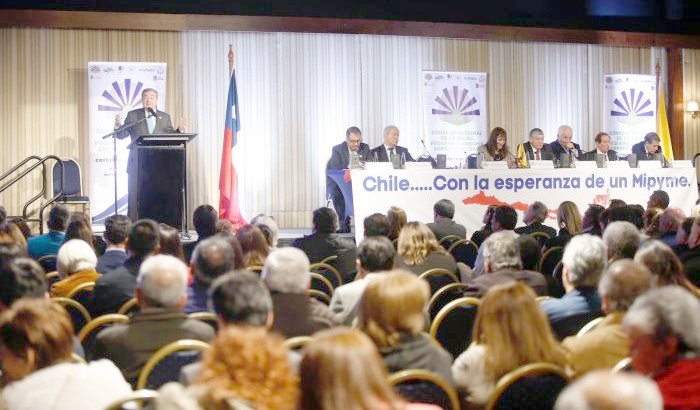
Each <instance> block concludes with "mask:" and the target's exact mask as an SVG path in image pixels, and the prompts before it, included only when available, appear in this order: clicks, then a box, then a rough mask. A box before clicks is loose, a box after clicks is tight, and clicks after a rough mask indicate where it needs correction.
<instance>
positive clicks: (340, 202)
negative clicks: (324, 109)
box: [326, 127, 370, 232]
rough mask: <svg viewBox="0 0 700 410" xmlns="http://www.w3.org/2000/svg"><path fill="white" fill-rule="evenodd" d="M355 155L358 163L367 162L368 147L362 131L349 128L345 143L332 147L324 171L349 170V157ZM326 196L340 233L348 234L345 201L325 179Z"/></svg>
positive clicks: (328, 179)
mask: <svg viewBox="0 0 700 410" xmlns="http://www.w3.org/2000/svg"><path fill="white" fill-rule="evenodd" d="M352 154H357V155H359V156H360V158H359V159H360V162H364V161H368V160H369V157H370V149H369V145H367V144H365V143H364V142H362V131H360V129H359V128H357V127H350V128H348V130H347V131H345V142H341V143H340V144H338V145H336V146H334V147H333V153H332V154H331V159H329V160H328V164H327V165H326V169H327V170H328V169H347V168H350V156H351V155H352ZM326 195H329V196H330V197H331V200H332V201H333V207H334V208H335V211H336V213H337V214H338V217H339V219H340V221H339V224H340V228H339V230H340V232H350V224H349V219H350V215H345V199H344V198H343V193H342V192H341V191H340V188H339V187H338V184H336V183H335V181H333V179H331V178H329V177H326Z"/></svg>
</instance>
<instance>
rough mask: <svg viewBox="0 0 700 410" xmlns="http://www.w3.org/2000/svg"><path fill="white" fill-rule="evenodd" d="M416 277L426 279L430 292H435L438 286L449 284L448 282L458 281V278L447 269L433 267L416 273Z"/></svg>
mask: <svg viewBox="0 0 700 410" xmlns="http://www.w3.org/2000/svg"><path fill="white" fill-rule="evenodd" d="M418 278H420V279H423V280H426V281H428V283H429V284H430V294H431V295H432V294H433V293H435V292H437V291H438V290H439V289H440V288H442V287H445V286H447V285H449V284H450V283H458V282H459V278H457V275H455V273H454V272H450V271H448V270H447V269H442V268H433V269H428V270H427V271H425V272H423V273H421V274H420V275H418Z"/></svg>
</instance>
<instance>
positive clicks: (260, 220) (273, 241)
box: [250, 214, 280, 249]
mask: <svg viewBox="0 0 700 410" xmlns="http://www.w3.org/2000/svg"><path fill="white" fill-rule="evenodd" d="M250 224H251V225H253V226H257V227H260V226H261V225H262V226H267V227H268V228H270V233H271V234H272V237H271V238H270V247H272V248H273V249H274V248H277V241H278V239H279V236H280V228H279V226H277V222H276V221H275V218H273V217H271V216H270V215H264V214H260V215H258V216H256V217H255V218H253V220H252V221H250Z"/></svg>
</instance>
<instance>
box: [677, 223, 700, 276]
mask: <svg viewBox="0 0 700 410" xmlns="http://www.w3.org/2000/svg"><path fill="white" fill-rule="evenodd" d="M686 242H687V243H686V245H685V246H677V247H676V249H675V252H676V253H678V256H679V257H680V258H681V261H683V266H684V267H685V274H686V275H687V276H688V279H690V281H691V282H693V284H694V285H695V286H700V217H697V218H695V221H693V225H692V226H691V227H690V234H688V240H687V241H686Z"/></svg>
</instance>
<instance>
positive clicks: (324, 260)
mask: <svg viewBox="0 0 700 410" xmlns="http://www.w3.org/2000/svg"><path fill="white" fill-rule="evenodd" d="M336 259H338V255H331V256H326V257H325V258H323V260H321V263H331V262H332V261H334V260H336Z"/></svg>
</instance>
